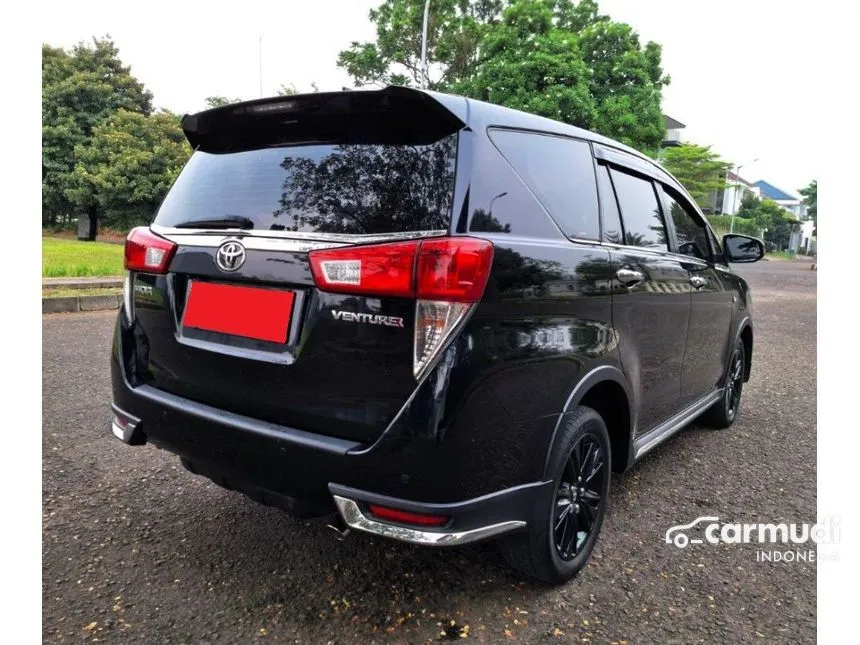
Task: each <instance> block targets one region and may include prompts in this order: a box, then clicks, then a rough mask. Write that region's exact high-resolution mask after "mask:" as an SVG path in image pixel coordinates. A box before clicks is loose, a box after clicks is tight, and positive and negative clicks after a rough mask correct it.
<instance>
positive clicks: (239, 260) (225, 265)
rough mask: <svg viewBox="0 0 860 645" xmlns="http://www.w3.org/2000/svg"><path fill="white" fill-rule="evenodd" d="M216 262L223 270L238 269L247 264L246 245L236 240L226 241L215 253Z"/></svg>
mask: <svg viewBox="0 0 860 645" xmlns="http://www.w3.org/2000/svg"><path fill="white" fill-rule="evenodd" d="M215 264H217V265H218V268H219V269H221V270H222V271H236V270H237V269H239V267H241V266H242V265H243V264H245V247H244V246H242V243H241V242H237V241H236V240H228V241H226V242H224V244H222V245H221V246H219V247H218V251H217V253H215Z"/></svg>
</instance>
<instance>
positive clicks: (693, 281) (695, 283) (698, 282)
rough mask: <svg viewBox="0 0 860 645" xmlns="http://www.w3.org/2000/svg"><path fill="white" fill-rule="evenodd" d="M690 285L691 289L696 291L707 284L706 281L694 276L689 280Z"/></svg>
mask: <svg viewBox="0 0 860 645" xmlns="http://www.w3.org/2000/svg"><path fill="white" fill-rule="evenodd" d="M690 284H692V285H693V287H694V288H696V289H701V288H702V287H704V286H705V285H706V284H708V279H707V278H703V277H701V276H698V275H694V276H692V277H691V278H690Z"/></svg>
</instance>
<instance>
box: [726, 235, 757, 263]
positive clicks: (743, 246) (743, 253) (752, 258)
mask: <svg viewBox="0 0 860 645" xmlns="http://www.w3.org/2000/svg"><path fill="white" fill-rule="evenodd" d="M723 250H724V251H725V253H726V259H727V260H728V261H729V262H757V261H759V260H761V259H762V258H763V257H764V243H763V242H762V241H761V240H757V239H756V238H754V237H749V236H748V235H724V236H723Z"/></svg>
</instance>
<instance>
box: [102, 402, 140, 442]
mask: <svg viewBox="0 0 860 645" xmlns="http://www.w3.org/2000/svg"><path fill="white" fill-rule="evenodd" d="M110 407H111V410H112V411H113V419H111V422H110V429H111V432H113V434H114V436H115V437H116V438H117V439H119V440H120V441H122V442H123V443H127V444H128V445H130V446H142V445H143V444H145V443H146V435H145V434H143V430H142V429H141V425H140V419H136V418H135V417H133V416H131V415H130V414H128V413H126V412H123V411H122V410H120V409H119V408H118V407H117V406H115V405H111V406H110Z"/></svg>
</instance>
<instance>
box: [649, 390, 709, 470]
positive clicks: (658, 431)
mask: <svg viewBox="0 0 860 645" xmlns="http://www.w3.org/2000/svg"><path fill="white" fill-rule="evenodd" d="M722 395H723V388H719V389H716V390H714V391H713V392H711V393H710V394H708V395H706V396H704V397H703V398H701V399H699V400H698V401H696V402H694V403H693V404H692V405H689V406H688V407H686V408H684V409H683V410H681V411H680V412H679V413H678V414H676V415H675V416H674V417H672V418H670V419H669V420H668V421H666V422H665V423H662V424H660V425H659V426H657V427H656V428H654V429H653V430H649V431H648V432H646V433H645V434H643V435H642V436H641V437H637V438H636V439H634V440H633V459H634V460H636V459H639V458H640V457H642V456H643V455H645V454H646V453H648V452H649V451H651V450H652V449H654V448H656V447H657V446H659V445H660V444H661V443H663V442H664V441H666V439H668V438H669V437H671V436H672V435H673V434H675V433H676V432H678V431H679V430H681V429H682V428H683V427H684V426H686V425H687V424H688V423H690V421H692V420H693V419H695V418H696V417H697V416H699V415H700V414H701V413H702V412H704V411H705V410H707V409H708V408H709V407H711V406H712V405H713V404H714V403H716V402H717V401H719V400H720V397H721V396H722Z"/></svg>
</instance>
